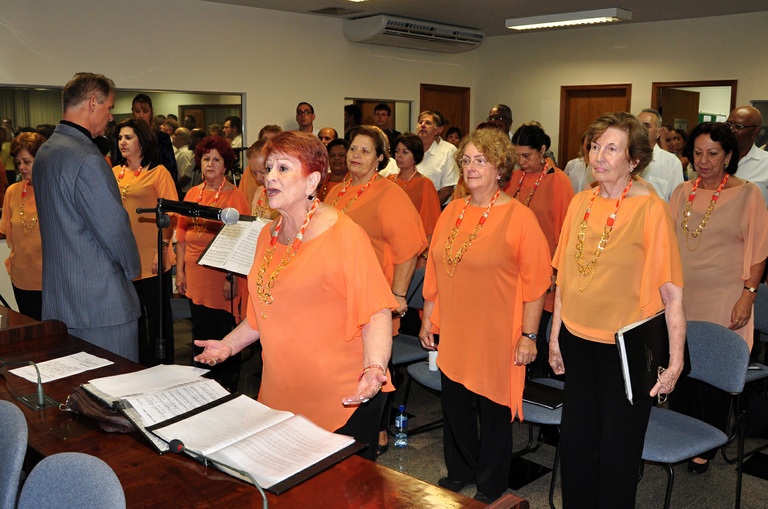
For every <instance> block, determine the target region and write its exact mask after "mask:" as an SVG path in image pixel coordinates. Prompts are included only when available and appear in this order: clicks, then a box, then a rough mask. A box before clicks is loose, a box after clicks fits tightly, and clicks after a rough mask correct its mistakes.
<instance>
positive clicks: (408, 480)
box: [0, 308, 528, 509]
mask: <svg viewBox="0 0 768 509" xmlns="http://www.w3.org/2000/svg"><path fill="white" fill-rule="evenodd" d="M2 311H3V312H4V313H5V308H2ZM11 313H13V312H11ZM17 314H18V313H17ZM16 319H18V317H16ZM29 326H30V328H31V331H32V332H34V333H35V335H37V337H35V338H30V337H29V336H30V335H31V332H30V331H29V330H28V331H27V332H26V333H20V332H19V331H18V330H16V329H13V328H12V329H10V330H5V329H0V359H8V360H34V361H36V362H41V361H44V360H49V359H54V358H57V357H62V356H64V355H70V354H73V353H77V352H81V351H86V352H88V353H91V354H94V355H97V356H99V357H104V358H107V359H109V360H112V361H114V362H115V364H114V365H111V366H107V367H104V368H100V369H97V370H93V371H88V372H85V373H82V374H79V375H75V376H72V377H69V378H66V379H63V380H57V381H55V382H50V383H47V384H45V393H46V395H48V396H50V397H52V398H53V399H55V400H57V401H59V402H64V401H65V400H66V398H67V395H68V394H69V393H70V391H71V389H72V387H75V386H77V385H80V384H82V383H84V382H86V381H87V380H89V379H92V378H97V377H102V376H110V375H114V374H119V373H127V372H131V371H136V370H139V369H142V368H141V366H139V365H138V364H134V363H132V362H130V361H128V360H126V359H123V358H122V357H119V356H117V355H114V354H112V353H110V352H107V351H106V350H103V349H101V348H98V347H96V346H93V345H91V344H89V343H86V342H84V341H82V340H80V339H77V338H75V337H72V336H69V335H68V334H67V331H66V327H65V326H64V324H62V323H61V322H55V321H49V322H34V321H33V323H31V324H29ZM20 337H22V338H24V339H23V346H22V345H20V344H19V343H20V340H19V338H20ZM0 378H2V382H0V398H2V399H6V400H10V401H14V402H16V400H15V397H16V396H19V395H23V394H28V393H31V392H34V390H35V384H32V383H30V382H27V381H26V380H24V379H22V378H19V377H17V376H15V375H12V374H9V373H7V369H6V370H3V371H0ZM19 407H20V408H21V409H22V411H23V412H24V415H25V416H26V418H27V424H28V426H29V450H28V453H27V458H28V460H31V461H32V462H33V463H36V462H37V461H39V460H40V459H42V458H43V457H45V456H49V455H51V454H55V453H59V452H69V451H74V452H83V453H87V454H92V455H94V456H97V457H99V458H101V459H102V460H104V461H105V462H106V463H107V464H109V466H110V467H112V469H114V471H115V473H116V474H117V476H118V478H119V479H120V482H121V483H122V485H123V489H124V490H125V495H126V499H127V502H128V507H129V508H138V507H142V508H143V507H163V508H169V507H184V508H187V507H206V508H207V507H233V508H241V507H261V496H260V495H259V493H258V491H257V490H256V489H254V488H253V487H252V486H250V485H249V484H246V483H244V482H241V481H239V480H236V479H234V478H232V477H230V476H228V475H226V474H223V473H221V472H219V471H218V470H215V469H213V468H206V467H204V466H203V465H202V464H200V463H198V462H196V461H194V460H192V459H191V458H188V457H186V456H179V455H176V454H171V453H167V454H164V455H162V456H161V455H159V454H158V453H157V452H155V451H154V450H153V449H152V448H151V447H150V446H149V444H148V443H146V442H145V441H144V439H143V438H142V437H141V435H140V434H139V433H129V434H120V433H106V432H104V431H102V430H101V429H100V428H98V426H97V425H96V424H95V423H94V422H93V421H92V420H91V419H88V418H85V417H81V416H79V415H76V414H72V413H68V412H63V411H61V410H59V409H58V408H46V409H44V410H41V411H38V412H33V411H32V410H30V409H28V408H26V407H25V406H23V405H21V404H19ZM267 495H268V500H269V507H270V508H273V509H282V508H323V509H325V508H329V507H332V508H349V509H353V508H355V509H356V508H361V507H365V508H387V509H389V508H403V509H405V508H427V509H428V508H460V507H461V508H481V507H485V505H484V504H482V503H480V502H478V501H476V500H472V499H469V498H466V497H464V496H462V495H459V494H456V493H453V492H450V491H448V490H444V489H442V488H440V487H437V486H433V485H431V484H428V483H425V482H423V481H420V480H418V479H414V478H412V477H409V476H407V475H404V474H401V473H399V472H395V471H394V470H391V469H388V468H386V467H383V466H381V465H378V464H376V463H374V462H372V461H368V460H365V459H362V458H360V457H358V456H353V457H351V458H348V459H346V460H344V461H342V462H341V463H338V464H336V465H335V466H333V467H331V468H329V469H328V470H326V471H324V472H322V473H320V474H318V475H317V476H315V477H313V478H312V479H309V480H308V481H306V482H304V483H302V484H300V485H298V486H296V487H295V488H293V489H291V490H289V491H288V492H286V493H284V494H282V495H280V496H276V495H272V494H271V493H268V494H267ZM515 502H516V503H513V504H510V505H508V506H505V507H509V508H510V509H511V508H519V509H527V508H528V503H527V502H526V501H525V500H523V499H517V500H516V501H515Z"/></svg>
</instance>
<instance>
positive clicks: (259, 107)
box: [0, 0, 768, 152]
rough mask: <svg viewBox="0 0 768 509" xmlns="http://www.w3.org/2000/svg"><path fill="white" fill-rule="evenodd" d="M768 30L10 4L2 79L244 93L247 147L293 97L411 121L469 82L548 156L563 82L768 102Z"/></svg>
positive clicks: (485, 103) (335, 111)
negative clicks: (349, 28)
mask: <svg viewBox="0 0 768 509" xmlns="http://www.w3.org/2000/svg"><path fill="white" fill-rule="evenodd" d="M767 26H768V13H766V12H764V13H757V14H747V15H737V16H727V17H720V18H701V19H692V20H681V21H675V22H663V23H643V24H635V25H631V24H629V25H617V26H608V27H594V28H584V29H572V30H564V31H554V32H547V33H534V34H518V35H509V36H502V37H494V38H489V39H488V40H486V42H485V43H484V44H483V46H481V47H480V48H479V49H478V50H476V51H473V52H470V53H464V54H459V55H446V54H441V53H431V52H422V51H415V50H405V49H397V48H389V47H383V46H371V45H362V44H353V43H350V42H348V41H347V40H346V39H345V38H344V35H343V33H342V26H341V21H340V20H338V19H334V18H327V17H318V16H309V15H300V14H291V13H281V12H278V11H270V10H263V9H255V8H248V7H239V6H230V5H223V4H218V3H211V2H205V1H199V0H163V1H162V2H158V1H154V0H134V1H132V2H124V1H116V0H99V1H97V0H68V1H66V2H61V1H59V0H4V2H3V8H2V12H0V83H12V84H24V85H58V86H61V85H62V84H64V83H65V82H66V81H67V80H68V79H69V78H70V77H71V76H72V74H73V73H74V72H76V71H80V70H90V71H95V72H102V73H104V74H106V75H108V76H110V77H111V78H113V79H114V80H115V82H116V83H117V85H118V87H122V88H131V89H143V88H146V89H165V90H190V91H193V90H199V91H217V92H244V93H245V94H246V104H245V107H246V128H247V135H248V140H249V141H252V138H253V137H254V136H255V134H256V132H257V131H258V129H259V128H260V127H261V126H262V125H263V124H266V123H277V124H280V125H283V126H284V127H286V128H292V127H294V126H295V123H294V119H293V116H294V111H295V106H296V104H297V103H298V102H299V101H309V102H311V103H312V104H313V105H314V107H315V112H316V114H317V119H316V124H315V125H316V127H324V126H331V127H335V128H336V129H337V130H341V128H342V127H343V120H342V109H343V105H344V98H345V97H360V98H366V97H370V98H392V99H399V100H409V101H414V108H413V115H412V116H415V115H417V113H418V109H419V105H418V99H419V83H422V82H424V83H437V84H443V85H454V86H465V87H471V88H472V118H473V119H474V122H473V123H477V122H480V121H482V120H483V119H484V118H485V116H486V115H487V112H488V109H489V108H490V107H491V106H492V105H493V104H495V103H497V102H505V103H507V104H509V105H510V106H511V107H512V109H513V111H514V114H515V124H516V125H519V124H520V122H522V121H525V120H530V119H536V120H539V121H540V122H542V124H543V125H544V127H545V129H546V130H547V132H548V133H549V134H550V136H551V137H552V140H553V142H554V146H553V150H555V152H556V151H557V146H556V145H557V138H558V131H557V126H558V120H559V108H560V105H559V101H560V86H561V85H585V84H604V83H627V82H629V83H632V109H633V111H639V110H640V109H641V108H643V107H646V106H648V105H650V94H651V83H652V82H653V81H676V80H715V79H738V80H739V94H738V102H739V103H746V102H748V101H749V100H752V99H768V66H766V62H768V44H764V43H763V44H760V43H759V40H760V37H761V36H760V34H762V33H764V30H765V28H764V27H767ZM139 27H141V28H139ZM147 34H148V35H147ZM750 39H752V40H753V41H754V42H753V43H752V44H748V43H747V42H740V41H749V40H750ZM0 114H2V112H0ZM413 121H414V122H415V118H414V119H413Z"/></svg>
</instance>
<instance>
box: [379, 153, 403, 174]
mask: <svg viewBox="0 0 768 509" xmlns="http://www.w3.org/2000/svg"><path fill="white" fill-rule="evenodd" d="M398 173H400V168H398V167H397V163H396V162H395V158H394V157H390V158H389V162H388V163H387V166H385V167H384V169H383V170H381V171H380V172H379V175H381V176H382V177H388V176H390V175H397V174H398Z"/></svg>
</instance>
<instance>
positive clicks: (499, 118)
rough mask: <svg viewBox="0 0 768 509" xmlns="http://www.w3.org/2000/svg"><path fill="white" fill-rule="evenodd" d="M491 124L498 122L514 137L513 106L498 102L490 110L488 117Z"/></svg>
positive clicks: (497, 123) (500, 126)
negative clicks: (512, 130)
mask: <svg viewBox="0 0 768 509" xmlns="http://www.w3.org/2000/svg"><path fill="white" fill-rule="evenodd" d="M486 120H487V121H488V122H490V123H491V124H496V125H498V126H499V128H501V129H502V130H503V131H504V132H505V133H507V134H509V137H510V139H512V133H511V131H510V130H511V129H512V108H510V107H509V106H507V105H506V104H497V105H496V106H494V107H493V108H491V111H489V112H488V118H487V119H486Z"/></svg>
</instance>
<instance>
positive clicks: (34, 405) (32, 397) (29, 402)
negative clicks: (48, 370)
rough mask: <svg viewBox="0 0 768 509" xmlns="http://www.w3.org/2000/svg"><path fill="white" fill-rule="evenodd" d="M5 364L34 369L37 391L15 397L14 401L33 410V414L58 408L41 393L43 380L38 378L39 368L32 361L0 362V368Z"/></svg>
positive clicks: (52, 400)
mask: <svg viewBox="0 0 768 509" xmlns="http://www.w3.org/2000/svg"><path fill="white" fill-rule="evenodd" d="M6 364H19V365H22V366H32V367H33V368H35V372H36V373H37V390H36V391H35V392H33V393H32V394H25V395H24V396H16V399H17V400H19V401H20V402H22V403H23V404H24V405H25V406H26V407H28V408H30V409H31V410H34V411H35V412H36V411H38V410H42V409H43V408H48V407H57V406H59V402H58V401H56V400H54V399H52V398H50V397H49V396H46V395H45V393H44V392H43V380H42V378H41V377H40V368H38V367H37V364H35V363H34V362H33V361H18V362H17V361H5V360H4V361H0V366H4V365H6Z"/></svg>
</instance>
